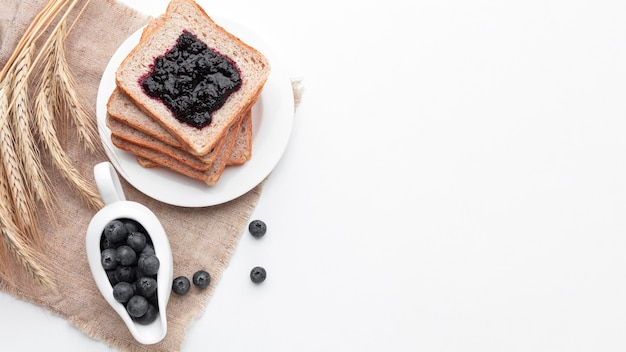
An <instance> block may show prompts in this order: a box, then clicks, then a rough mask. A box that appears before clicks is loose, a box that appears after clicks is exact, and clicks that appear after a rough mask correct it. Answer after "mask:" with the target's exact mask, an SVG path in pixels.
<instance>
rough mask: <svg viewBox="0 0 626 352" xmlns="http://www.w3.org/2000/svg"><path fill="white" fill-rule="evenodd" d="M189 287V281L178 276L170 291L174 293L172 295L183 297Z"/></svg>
mask: <svg viewBox="0 0 626 352" xmlns="http://www.w3.org/2000/svg"><path fill="white" fill-rule="evenodd" d="M190 286H191V283H190V282H189V279H188V278H187V277H185V276H179V277H177V278H175V279H174V281H173V282H172V291H174V293H175V294H177V295H184V294H186V293H187V292H189V287H190Z"/></svg>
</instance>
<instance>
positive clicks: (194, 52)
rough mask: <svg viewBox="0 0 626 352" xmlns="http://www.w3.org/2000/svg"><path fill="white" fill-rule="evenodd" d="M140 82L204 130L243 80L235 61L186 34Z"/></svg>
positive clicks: (185, 120) (183, 118)
mask: <svg viewBox="0 0 626 352" xmlns="http://www.w3.org/2000/svg"><path fill="white" fill-rule="evenodd" d="M139 83H140V84H141V86H142V88H143V90H144V92H145V93H146V94H147V95H149V96H151V97H153V98H156V99H159V100H161V101H162V102H163V104H165V105H166V106H167V107H168V108H169V109H170V111H172V113H173V114H174V116H175V117H176V118H177V119H178V120H179V121H181V122H183V123H186V124H189V125H191V126H194V127H196V128H202V127H204V126H207V125H208V124H210V123H211V113H212V112H213V111H215V110H217V109H219V108H220V107H221V106H222V105H223V104H224V102H225V101H226V99H227V98H228V97H229V95H230V94H231V93H232V92H234V91H236V90H237V89H239V87H241V83H242V81H241V75H240V74H239V69H238V68H237V66H236V65H235V63H234V62H233V61H232V60H230V59H229V58H227V57H225V56H223V55H221V54H220V53H218V52H216V51H214V50H212V49H210V48H209V47H207V45H206V44H205V43H203V42H201V41H200V40H198V38H197V37H196V36H195V35H193V34H191V33H189V32H187V31H184V32H183V33H182V34H181V35H180V36H179V37H178V40H177V41H176V45H175V46H174V47H173V48H171V49H170V50H168V51H167V52H166V53H165V54H163V55H161V56H159V57H157V58H156V59H155V61H154V64H153V65H152V70H151V72H150V73H149V74H147V75H146V76H144V77H142V78H141V79H140V82H139Z"/></svg>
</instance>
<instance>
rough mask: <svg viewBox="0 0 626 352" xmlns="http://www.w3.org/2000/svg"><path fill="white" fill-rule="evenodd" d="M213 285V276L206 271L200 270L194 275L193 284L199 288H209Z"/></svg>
mask: <svg viewBox="0 0 626 352" xmlns="http://www.w3.org/2000/svg"><path fill="white" fill-rule="evenodd" d="M210 283H211V275H209V273H207V272H206V271H204V270H198V271H196V273H195V274H193V284H194V285H196V286H197V287H199V288H207V287H209V284H210Z"/></svg>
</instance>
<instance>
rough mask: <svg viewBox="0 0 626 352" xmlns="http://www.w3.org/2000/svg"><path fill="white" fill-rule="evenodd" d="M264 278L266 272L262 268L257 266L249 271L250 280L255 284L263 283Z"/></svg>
mask: <svg viewBox="0 0 626 352" xmlns="http://www.w3.org/2000/svg"><path fill="white" fill-rule="evenodd" d="M266 277H267V272H266V271H265V269H264V268H263V267H260V266H257V267H254V268H253V269H252V270H251V271H250V280H252V282H254V283H255V284H258V283H261V282H263V281H265V278H266Z"/></svg>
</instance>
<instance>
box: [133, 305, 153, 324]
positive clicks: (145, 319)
mask: <svg viewBox="0 0 626 352" xmlns="http://www.w3.org/2000/svg"><path fill="white" fill-rule="evenodd" d="M158 316H159V309H158V308H157V307H156V306H155V305H154V304H148V310H146V312H145V313H144V314H143V315H142V316H140V317H137V318H133V320H134V321H135V322H137V323H138V324H141V325H148V324H150V323H152V322H153V321H155V320H156V318H157V317H158Z"/></svg>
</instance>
